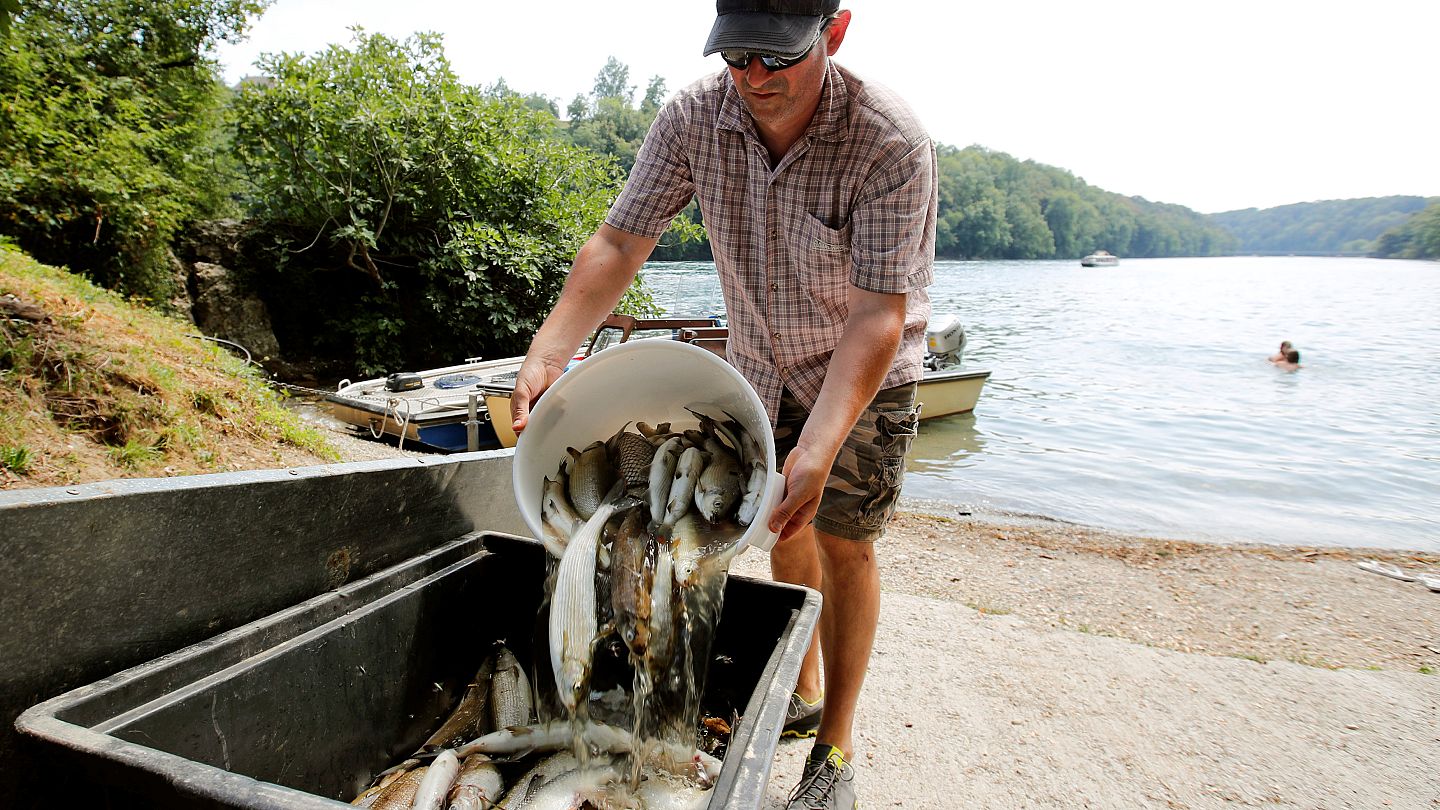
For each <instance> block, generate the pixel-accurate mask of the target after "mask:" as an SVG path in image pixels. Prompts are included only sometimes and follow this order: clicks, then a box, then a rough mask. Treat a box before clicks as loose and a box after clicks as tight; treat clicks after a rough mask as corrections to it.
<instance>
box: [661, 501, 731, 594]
mask: <svg viewBox="0 0 1440 810" xmlns="http://www.w3.org/2000/svg"><path fill="white" fill-rule="evenodd" d="M732 526H733V524H728V523H719V524H714V523H710V522H708V521H706V520H704V519H703V518H701V517H700V516H699V515H697V514H695V513H694V512H690V513H688V514H686V515H685V516H684V517H682V518H680V521H679V522H678V523H676V524H675V529H674V531H673V532H672V533H671V537H672V538H673V539H674V542H675V546H674V550H673V553H674V557H675V584H676V585H694V584H695V583H696V582H698V581H699V580H700V577H701V576H703V575H704V574H705V573H706V571H707V570H715V569H718V568H721V567H725V568H728V567H729V565H730V561H731V560H732V559H734V558H735V555H736V554H739V553H740V549H741V545H740V537H741V535H742V534H743V533H742V532H740V531H738V530H735V529H733V528H732Z"/></svg>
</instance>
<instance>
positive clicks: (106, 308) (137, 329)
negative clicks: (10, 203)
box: [0, 242, 338, 489]
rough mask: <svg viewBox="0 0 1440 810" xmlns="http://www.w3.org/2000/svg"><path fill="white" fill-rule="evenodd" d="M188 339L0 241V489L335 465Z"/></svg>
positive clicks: (271, 401) (299, 426) (315, 441)
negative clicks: (296, 466) (319, 464)
mask: <svg viewBox="0 0 1440 810" xmlns="http://www.w3.org/2000/svg"><path fill="white" fill-rule="evenodd" d="M194 334H195V328H194V326H193V325H192V324H190V323H189V322H187V321H184V320H181V319H179V318H173V317H167V316H164V315H161V314H159V313H157V312H155V311H153V310H150V309H148V308H146V307H143V306H139V305H136V304H132V303H130V302H127V301H125V300H124V299H122V298H121V297H119V296H117V295H115V294H114V293H111V292H109V291H106V290H104V289H101V288H99V287H97V286H95V285H93V284H91V283H89V282H88V281H86V280H85V279H83V278H81V277H79V276H77V275H74V274H71V273H68V272H66V271H65V270H62V269H59V268H55V267H49V266H46V265H43V264H40V263H38V262H36V261H34V260H33V259H31V258H30V257H28V256H26V255H25V254H23V253H21V252H19V251H18V250H16V249H15V248H13V247H11V246H9V245H7V244H5V243H3V242H0V489H10V488H16V487H35V486H57V485H63V484H71V483H77V482H82V481H97V480H104V479H108V478H123V477H154V476H168V475H191V474H196V473H206V472H221V471H226V470H240V469H257V468H265V467H276V466H293V465H300V464H318V463H323V462H326V461H334V460H338V455H337V454H336V452H335V451H334V450H333V449H332V448H331V447H330V445H329V444H328V443H327V441H326V439H325V437H324V436H323V435H322V434H321V433H319V432H317V431H315V430H313V429H311V428H309V427H306V426H305V425H304V424H303V423H302V422H301V421H300V420H299V419H298V418H296V417H295V416H294V415H293V414H291V413H290V412H288V411H286V410H285V408H284V407H283V406H282V405H281V402H280V398H279V396H278V395H277V394H276V393H275V392H274V391H273V390H271V389H270V388H269V387H267V386H266V385H265V382H264V380H263V379H262V377H261V376H260V373H259V370H258V369H256V368H254V367H252V366H248V365H247V364H246V363H245V362H244V361H243V360H240V359H239V358H236V357H234V356H233V355H231V354H230V353H228V352H227V351H226V350H224V349H223V348H221V347H219V346H217V345H215V344H213V343H210V342H208V341H203V340H199V339H197V338H196V337H193V335H194Z"/></svg>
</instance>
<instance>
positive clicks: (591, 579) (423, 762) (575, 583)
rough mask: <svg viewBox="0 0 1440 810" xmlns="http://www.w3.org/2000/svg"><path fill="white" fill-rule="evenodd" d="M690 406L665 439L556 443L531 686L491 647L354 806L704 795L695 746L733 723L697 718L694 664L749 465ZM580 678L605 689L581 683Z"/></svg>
mask: <svg viewBox="0 0 1440 810" xmlns="http://www.w3.org/2000/svg"><path fill="white" fill-rule="evenodd" d="M691 413H692V414H693V415H694V416H695V418H696V424H695V425H694V426H692V427H688V428H686V429H683V430H675V429H672V425H671V424H670V423H666V424H661V425H658V426H655V427H652V426H650V425H647V424H646V423H644V422H636V423H633V424H634V426H635V428H634V430H631V423H626V424H625V425H623V426H621V427H620V428H619V430H618V431H616V432H615V433H614V434H613V435H611V436H609V438H608V439H601V440H597V441H595V442H594V443H592V444H590V445H589V446H587V447H585V448H583V449H579V450H577V449H574V448H568V450H567V453H566V455H565V457H564V459H562V460H560V463H559V465H558V469H557V471H556V474H555V476H554V477H553V478H546V479H545V482H544V486H543V490H542V499H541V504H542V508H541V513H542V518H543V523H544V527H545V536H544V537H543V538H541V539H542V541H543V542H544V544H545V547H546V549H547V550H548V551H549V552H550V555H551V557H552V559H551V561H550V564H549V567H550V572H549V577H548V580H547V583H546V591H547V596H548V615H546V616H545V622H544V628H545V629H544V637H543V638H536V639H535V642H536V651H535V657H536V659H537V661H536V669H537V670H538V671H539V673H538V674H537V677H534V678H530V677H527V675H526V672H525V669H524V668H523V667H522V666H521V665H520V663H519V661H518V660H516V657H515V656H514V654H512V653H511V652H510V651H509V650H508V649H506V648H505V647H504V646H503V645H500V646H498V647H497V650H496V652H495V653H494V654H493V655H492V656H490V657H489V658H487V659H486V661H485V663H484V664H483V665H482V666H481V668H480V671H479V672H478V673H477V674H476V677H475V681H474V683H472V684H470V685H469V688H468V689H467V690H466V692H465V694H464V696H463V697H462V698H461V700H460V702H459V705H458V707H457V708H456V709H455V711H454V713H453V715H452V716H451V717H450V718H449V719H448V720H447V721H446V722H445V723H444V724H443V725H442V726H441V727H440V729H439V730H437V731H436V732H435V733H434V734H433V735H432V736H431V737H430V739H429V740H427V741H426V742H425V744H424V745H423V746H422V747H421V749H420V750H419V751H417V752H416V753H415V755H413V756H412V757H411V758H409V759H407V760H406V761H405V762H403V763H401V764H400V765H397V766H396V767H394V768H391V769H390V770H389V771H386V772H385V773H383V774H381V775H380V776H378V777H377V778H376V781H375V784H374V786H373V787H371V788H370V789H369V790H367V791H365V792H364V793H362V794H361V795H360V797H359V798H357V799H356V800H355V802H354V804H356V805H358V806H363V807H372V808H377V809H378V810H401V808H425V810H436V809H437V808H446V807H448V808H450V810H472V809H474V810H479V809H480V808H491V807H501V808H529V809H530V810H536V809H538V808H543V809H544V810H562V809H563V810H575V809H576V808H583V807H594V808H645V809H646V810H655V809H656V808H694V807H703V806H704V805H705V804H706V803H708V801H709V793H708V790H709V788H710V787H711V786H712V785H713V784H714V781H715V778H716V777H717V775H718V774H719V770H720V761H719V760H718V759H717V758H716V757H715V756H714V755H713V753H714V752H717V751H718V750H719V748H717V747H711V746H714V745H718V746H720V747H723V745H724V744H725V742H726V741H728V737H729V733H730V729H731V726H732V725H733V723H734V722H738V721H739V718H738V717H734V718H732V721H731V722H729V723H727V722H726V721H724V720H721V719H720V718H718V717H706V718H705V719H704V721H703V722H702V721H701V717H700V714H701V705H700V702H701V701H700V699H701V695H702V693H703V691H704V679H705V675H706V669H707V668H706V666H705V664H706V662H707V661H708V659H709V654H710V646H711V642H712V640H713V638H714V633H715V627H716V624H717V623H718V621H719V616H720V610H721V606H722V601H723V595H724V588H725V581H726V577H727V575H728V569H729V564H730V560H732V559H733V558H734V556H735V555H736V554H738V553H739V551H740V549H741V543H740V540H741V538H742V537H743V536H744V534H745V531H746V527H747V526H749V525H750V523H751V522H753V521H754V520H755V519H756V517H757V512H758V509H759V504H760V498H761V495H762V493H763V490H764V486H765V481H766V472H767V467H766V464H765V458H764V454H763V450H762V447H761V445H760V444H759V442H758V441H756V439H755V438H754V437H753V436H751V435H750V434H749V433H748V432H746V431H745V429H744V428H743V427H742V426H741V425H740V423H739V421H738V420H736V419H734V418H733V417H730V416H729V415H728V414H724V418H716V417H713V416H710V415H706V414H702V413H699V412H696V411H691ZM722 413H723V412H722ZM543 610H545V608H542V611H543ZM542 658H548V663H549V670H550V671H549V672H548V673H545V672H543V667H544V663H543V662H542V661H541V660H539V659H542ZM597 668H599V669H605V670H606V672H605V675H604V677H605V678H607V679H608V681H607V683H605V684H597V683H595V682H594V681H595V680H596V677H595V676H596V672H597ZM545 676H553V679H552V677H545ZM626 681H628V683H626ZM532 684H533V687H532ZM537 715H538V722H537ZM697 744H698V745H700V746H702V747H705V748H706V749H707V750H701V748H698V747H697ZM507 777H509V778H507Z"/></svg>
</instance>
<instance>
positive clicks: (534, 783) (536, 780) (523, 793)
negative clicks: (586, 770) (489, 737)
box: [471, 751, 580, 808]
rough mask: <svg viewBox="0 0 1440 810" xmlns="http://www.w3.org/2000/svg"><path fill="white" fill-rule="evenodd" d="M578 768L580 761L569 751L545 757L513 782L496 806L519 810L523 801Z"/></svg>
mask: <svg viewBox="0 0 1440 810" xmlns="http://www.w3.org/2000/svg"><path fill="white" fill-rule="evenodd" d="M471 756H484V755H483V754H472V755H471ZM579 767H580V760H578V759H576V758H575V755H574V754H572V753H570V752H569V751H561V752H560V753H558V754H554V755H552V756H549V757H546V758H545V759H542V760H540V761H539V762H537V763H535V765H534V767H532V768H531V769H530V770H528V771H526V772H525V773H524V774H522V775H521V776H520V778H519V779H517V780H515V784H514V786H512V787H511V788H510V791H509V792H508V793H506V794H505V798H504V799H502V800H501V801H500V804H499V805H497V806H498V807H501V808H519V807H522V806H524V804H525V801H526V800H527V799H529V798H530V796H531V795H533V794H534V793H535V792H536V791H537V790H539V789H540V787H541V786H543V785H544V784H545V783H547V782H552V781H554V780H555V779H556V778H557V777H559V776H561V775H563V774H566V773H569V772H570V771H573V770H575V769H577V768H579Z"/></svg>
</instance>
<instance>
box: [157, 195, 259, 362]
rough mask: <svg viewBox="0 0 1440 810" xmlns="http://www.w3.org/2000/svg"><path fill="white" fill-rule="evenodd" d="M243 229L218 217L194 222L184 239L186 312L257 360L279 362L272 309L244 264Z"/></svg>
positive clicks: (213, 334) (212, 333)
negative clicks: (186, 269)
mask: <svg viewBox="0 0 1440 810" xmlns="http://www.w3.org/2000/svg"><path fill="white" fill-rule="evenodd" d="M243 235H244V224H243V223H241V222H238V221H236V220H233V219H222V220H216V221H213V222H201V223H198V224H197V225H195V226H194V228H193V229H192V230H191V231H190V233H189V234H187V235H186V237H185V239H184V240H183V241H182V245H181V255H182V259H183V261H184V262H185V265H186V267H187V268H188V272H187V279H186V287H187V289H188V290H189V292H190V318H191V320H193V321H194V322H195V326H196V327H198V328H199V330H200V331H201V332H202V333H204V334H206V335H208V336H210V337H214V338H220V339H221V340H227V341H230V342H232V343H238V344H240V345H241V346H244V347H245V349H246V350H247V351H249V352H250V355H251V357H252V359H254V360H255V361H256V362H259V363H266V362H277V361H279V359H280V344H279V342H278V341H277V340H276V339H275V331H274V329H273V328H272V327H271V324H270V313H269V312H268V311H267V310H266V308H265V302H264V301H263V300H261V298H260V296H259V294H258V293H257V292H256V291H255V290H254V288H253V287H252V286H251V285H250V284H249V279H250V275H249V274H248V273H246V272H244V270H243V269H242V268H243V267H244V261H243V258H242V256H241V251H240V243H241V239H242V237H243Z"/></svg>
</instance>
